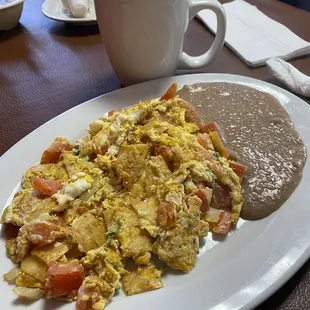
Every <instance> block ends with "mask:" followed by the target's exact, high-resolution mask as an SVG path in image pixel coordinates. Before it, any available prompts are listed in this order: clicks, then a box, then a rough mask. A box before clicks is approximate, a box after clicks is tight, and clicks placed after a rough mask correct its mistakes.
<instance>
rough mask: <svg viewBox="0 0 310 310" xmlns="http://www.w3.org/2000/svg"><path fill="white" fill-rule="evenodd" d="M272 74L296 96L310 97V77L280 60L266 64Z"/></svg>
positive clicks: (270, 60) (272, 59)
mask: <svg viewBox="0 0 310 310" xmlns="http://www.w3.org/2000/svg"><path fill="white" fill-rule="evenodd" d="M266 64H267V67H268V69H269V71H270V74H271V75H272V76H274V77H275V78H276V79H278V80H279V81H280V82H281V83H282V84H284V85H285V86H286V87H287V88H288V89H290V90H291V91H293V92H294V93H296V94H299V95H302V96H305V97H310V77H309V76H308V75H305V74H303V73H302V72H300V71H299V70H297V69H296V68H295V67H294V66H292V65H291V64H289V63H288V62H286V61H284V60H282V59H280V58H276V57H275V58H270V59H268V60H267V62H266Z"/></svg>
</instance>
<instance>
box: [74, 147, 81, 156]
mask: <svg viewBox="0 0 310 310" xmlns="http://www.w3.org/2000/svg"><path fill="white" fill-rule="evenodd" d="M72 151H73V153H74V155H76V156H79V155H80V154H81V151H80V147H79V146H78V145H75V146H74V147H73V149H72Z"/></svg>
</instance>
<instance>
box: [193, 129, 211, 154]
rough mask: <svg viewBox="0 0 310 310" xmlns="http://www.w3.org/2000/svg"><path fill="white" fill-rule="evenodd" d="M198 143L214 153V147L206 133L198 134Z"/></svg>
mask: <svg viewBox="0 0 310 310" xmlns="http://www.w3.org/2000/svg"><path fill="white" fill-rule="evenodd" d="M197 140H198V143H199V144H200V145H201V146H203V147H204V148H205V149H207V150H211V151H214V146H213V144H212V140H211V139H210V137H209V136H208V135H207V134H206V133H198V135H197Z"/></svg>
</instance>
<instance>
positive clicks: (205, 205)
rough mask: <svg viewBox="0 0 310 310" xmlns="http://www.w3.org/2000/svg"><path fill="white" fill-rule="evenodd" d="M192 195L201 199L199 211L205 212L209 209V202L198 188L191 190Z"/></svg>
mask: <svg viewBox="0 0 310 310" xmlns="http://www.w3.org/2000/svg"><path fill="white" fill-rule="evenodd" d="M192 195H195V196H197V197H198V198H199V199H200V200H201V206H200V212H201V213H203V214H205V213H206V212H207V211H208V210H209V202H208V199H207V197H206V195H205V193H204V192H203V191H202V190H201V189H200V188H198V189H195V190H193V192H192Z"/></svg>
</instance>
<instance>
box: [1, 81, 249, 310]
mask: <svg viewBox="0 0 310 310" xmlns="http://www.w3.org/2000/svg"><path fill="white" fill-rule="evenodd" d="M175 92H176V84H173V85H172V86H171V87H170V88H169V90H168V91H167V92H166V94H165V95H164V96H163V97H161V98H158V99H152V100H149V101H146V102H140V103H138V104H136V105H134V106H131V107H129V108H126V109H124V110H117V111H116V110H115V111H112V112H110V113H109V114H108V115H107V116H103V117H101V118H99V119H98V120H96V121H94V122H93V123H91V124H90V126H89V130H88V132H89V134H88V135H87V136H86V137H84V138H82V139H80V140H78V141H76V143H75V144H73V145H72V144H71V143H70V142H69V141H68V140H67V139H66V138H64V137H58V138H56V139H55V141H54V142H53V143H52V144H51V146H50V147H49V148H48V149H46V150H45V151H44V152H43V155H42V157H41V161H40V164H38V165H36V166H34V167H32V168H30V169H29V170H28V171H27V172H26V173H25V174H24V176H23V177H22V183H21V186H22V189H21V190H20V191H19V192H17V193H16V194H15V197H14V199H13V202H12V203H11V205H10V206H8V207H7V208H6V209H5V211H4V213H3V215H2V218H1V222H2V223H3V224H4V225H7V226H12V227H15V228H16V234H15V235H13V236H11V237H10V238H8V239H7V242H6V247H7V254H8V256H9V257H10V259H11V260H12V261H13V262H14V263H15V264H18V266H19V267H18V268H14V269H12V270H11V271H9V272H8V273H7V274H5V275H4V279H5V280H7V281H15V284H16V287H15V288H14V289H13V290H14V292H15V293H16V294H17V295H18V296H19V297H20V298H22V299H28V300H36V299H39V298H42V297H45V298H47V299H50V298H54V299H60V300H64V301H72V300H76V308H77V309H78V310H82V309H83V310H85V309H94V310H101V309H103V308H104V307H105V306H106V305H107V304H108V302H109V300H110V299H111V298H112V297H113V295H114V294H115V291H116V290H118V289H120V288H121V287H122V288H123V289H124V291H125V293H126V294H127V295H134V294H138V293H142V292H146V291H150V290H154V289H159V288H161V287H163V283H162V280H161V274H162V272H163V270H165V269H162V268H158V267H156V265H154V264H153V263H152V260H151V257H152V255H157V256H158V257H159V259H160V260H162V261H163V262H164V263H166V265H168V266H169V267H171V268H174V269H177V270H181V271H183V272H185V273H187V272H189V271H190V270H191V269H192V268H193V267H194V266H195V263H196V260H197V253H198V252H199V240H200V239H202V238H204V237H206V236H207V234H208V232H209V231H211V232H213V233H215V234H223V235H225V234H227V233H228V231H229V230H230V228H231V227H233V226H234V225H235V224H236V223H237V221H238V219H239V214H240V211H241V208H242V202H243V199H242V195H241V185H240V183H241V180H242V177H243V176H244V173H245V171H246V168H245V167H244V166H242V165H240V164H238V163H236V162H235V161H233V160H232V159H231V156H230V153H229V151H228V150H227V149H226V148H225V147H224V145H223V144H222V141H221V136H220V134H219V130H218V128H217V126H216V123H209V124H203V123H202V120H201V119H200V117H199V115H198V114H197V113H196V111H195V110H194V109H193V108H192V107H191V106H190V105H189V104H188V103H187V102H186V101H184V100H182V99H181V98H179V97H178V96H175ZM128 265H131V267H130V268H128Z"/></svg>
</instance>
